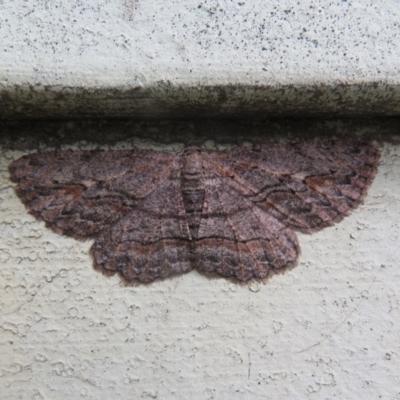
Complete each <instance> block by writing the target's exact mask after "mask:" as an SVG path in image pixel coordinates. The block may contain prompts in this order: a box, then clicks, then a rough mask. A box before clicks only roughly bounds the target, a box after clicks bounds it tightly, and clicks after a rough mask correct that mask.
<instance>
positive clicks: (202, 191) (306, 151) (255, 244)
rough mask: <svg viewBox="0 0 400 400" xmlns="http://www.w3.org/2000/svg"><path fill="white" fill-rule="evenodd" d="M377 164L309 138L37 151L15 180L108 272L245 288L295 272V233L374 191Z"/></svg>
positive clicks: (336, 216) (35, 208)
mask: <svg viewBox="0 0 400 400" xmlns="http://www.w3.org/2000/svg"><path fill="white" fill-rule="evenodd" d="M378 160H379V151H378V150H377V149H376V148H375V147H373V146H372V145H370V144H367V143H360V142H358V141H350V140H349V141H344V140H337V141H326V140H311V141H302V142H298V143H279V142H270V143H263V144H260V145H258V146H254V147H253V148H245V147H242V148H237V149H234V150H226V151H214V152H208V151H205V150H200V149H198V148H196V149H194V150H190V149H189V150H188V151H187V152H185V153H184V154H183V155H181V156H178V155H173V154H169V153H164V152H157V151H139V150H132V151H100V150H96V151H76V152H68V151H60V152H50V153H35V154H31V155H28V156H24V157H22V158H21V159H19V160H16V161H14V162H13V163H11V165H10V173H11V176H12V179H13V180H14V181H15V182H17V183H18V185H17V187H16V191H17V194H18V196H19V197H20V198H21V200H22V201H23V203H24V204H25V205H26V207H27V208H28V210H29V211H30V212H31V213H32V214H33V215H35V216H36V217H37V218H40V219H42V220H44V221H45V222H46V224H47V225H48V226H49V227H50V228H52V229H53V230H55V231H57V232H60V233H64V234H67V235H70V236H73V237H76V238H79V239H83V238H87V237H91V236H93V237H95V238H96V240H95V243H94V244H93V246H92V248H91V254H92V256H93V259H94V264H95V267H96V268H98V269H100V270H101V271H103V272H106V273H111V274H112V273H116V272H117V273H119V274H121V275H122V276H123V277H124V278H125V279H126V280H127V281H132V280H140V281H142V282H149V281H152V280H154V279H156V278H164V277H166V276H169V275H171V274H175V273H180V272H185V271H188V270H190V269H191V268H193V267H196V268H198V269H199V270H201V271H205V272H213V273H218V274H220V275H222V276H225V277H235V278H237V279H239V280H243V281H246V280H248V279H251V278H264V277H266V276H267V275H268V273H269V271H270V270H277V269H282V268H285V267H288V266H291V265H294V264H295V263H296V262H297V260H298V256H299V252H300V249H299V245H298V242H297V238H296V235H295V233H294V231H293V230H299V231H302V232H307V233H310V232H313V231H316V230H319V229H322V228H324V227H326V226H329V225H332V224H333V223H335V222H337V221H339V220H341V219H342V218H343V217H344V216H345V215H347V214H348V213H349V211H350V210H351V209H353V208H355V207H356V206H357V205H358V204H360V202H361V201H362V199H363V198H364V196H365V195H366V191H367V189H368V187H369V185H370V183H371V182H372V179H373V177H374V175H375V173H376V169H377V165H378ZM185 202H186V203H185ZM193 202H194V203H193ZM188 221H189V222H190V223H188Z"/></svg>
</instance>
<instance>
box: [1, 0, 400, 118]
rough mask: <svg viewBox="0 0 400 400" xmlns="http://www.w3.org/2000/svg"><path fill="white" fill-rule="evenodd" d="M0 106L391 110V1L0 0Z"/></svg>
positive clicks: (77, 110) (395, 53) (395, 95)
mask: <svg viewBox="0 0 400 400" xmlns="http://www.w3.org/2000/svg"><path fill="white" fill-rule="evenodd" d="M0 7H1V9H0V11H1V21H0V38H1V40H0V54H1V57H0V99H1V102H0V116H3V117H38V116H41V117H51V116H66V117H71V116H72V115H75V116H88V115H92V116H102V115H105V116H135V117H143V116H149V117H154V116H162V117H168V116H171V115H174V116H183V115H199V114H201V115H226V116H229V115H237V114H238V112H240V113H242V114H243V113H247V114H249V115H250V114H252V115H254V114H259V115H264V116H265V115H275V116H276V115H277V114H280V115H293V114H296V115H305V114H309V115H321V114H324V115H344V114H346V115H372V114H374V115H399V114H400V106H399V104H400V69H399V65H400V64H399V54H400V23H399V21H400V8H399V6H398V2H397V1H394V0H391V1H389V0H373V1H372V0H368V1H366V0H353V1H327V0H318V1H315V0H302V1H298V2H293V1H290V0H281V1H264V0H252V1H240V0H235V1H216V0H170V1H155V0H146V1H142V0H92V1H90V2H85V1H81V0H74V1H71V0H40V1H39V0H37V1H25V0H1V1H0Z"/></svg>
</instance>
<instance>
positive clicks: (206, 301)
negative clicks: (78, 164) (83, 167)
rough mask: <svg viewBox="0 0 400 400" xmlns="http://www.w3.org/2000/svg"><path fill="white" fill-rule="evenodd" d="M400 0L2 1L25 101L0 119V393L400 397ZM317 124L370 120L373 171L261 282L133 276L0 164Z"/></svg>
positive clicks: (14, 84)
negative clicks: (339, 215)
mask: <svg viewBox="0 0 400 400" xmlns="http://www.w3.org/2000/svg"><path fill="white" fill-rule="evenodd" d="M399 10H400V8H399V4H398V1H395V0H375V1H367V0H365V1H364V0H354V1H328V0H318V1H311V0H305V1H300V2H291V1H285V0H283V1H268V2H266V1H262V0H253V1H248V0H243V1H236V0H235V1H230V0H227V1H223V2H222V1H217V0H198V1H197V0H196V1H195V0H170V1H168V2H165V1H157V0H147V1H141V0H93V1H90V2H84V1H81V0H74V1H71V0H69V1H66V0H52V1H47V0H35V1H24V0H0V54H1V55H0V117H1V118H8V119H14V122H12V121H10V120H8V121H5V120H2V121H0V265H1V268H0V348H1V354H2V357H1V358H0V387H1V396H0V397H2V398H4V399H12V400H14V399H65V398H79V399H109V398H113V397H116V396H119V397H120V398H122V399H154V398H158V399H187V398H192V399H257V398H260V399H263V398H265V399H277V398H287V399H298V398H310V399H331V398H340V399H359V398H371V399H375V398H382V399H400V383H399V378H398V371H399V369H400V360H399V357H400V348H399V341H398V338H399V334H400V323H399V313H400V291H399V284H398V282H399V274H400V273H399V262H398V259H399V251H400V250H399V249H400V246H399V234H400V219H399V214H400V213H399V211H400V205H399V190H398V187H399V183H400V169H399V165H400V164H399V160H400V148H399V144H398V143H399V142H398V132H399V119H398V118H397V117H398V115H399V111H400V109H399V104H400V94H399V88H400V70H399V66H400V58H399V54H400V48H399V46H400V41H399V36H400V24H399V20H400V15H399V14H400V11H399ZM211 116H218V117H232V116H234V117H239V116H241V117H245V116H247V117H251V118H248V119H243V120H235V121H227V120H218V121H215V120H211V119H209V117H211ZM278 116H285V117H288V116H290V117H292V116H298V117H302V119H298V120H291V119H286V120H279V119H277V117H278ZM310 116H312V117H324V118H325V119H321V120H314V119H305V118H304V117H310ZM346 116H347V117H349V116H353V117H354V116H358V117H359V118H358V119H350V120H348V119H345V118H344V117H346ZM377 116H386V117H388V116H392V117H396V118H386V119H385V118H383V119H378V118H372V117H377ZM73 117H80V118H81V119H80V120H77V119H72V118H73ZM109 117H135V118H136V119H140V120H110V119H107V118H109ZM155 117H157V118H163V119H162V120H155V119H154V118H155ZM172 117H186V118H188V117H197V119H184V120H183V119H179V120H172V119H171V118H172ZM265 117H270V118H271V119H269V120H262V119H260V118H265ZM332 117H334V119H332ZM26 118H28V119H31V120H27V121H21V120H18V119H26ZM35 118H42V120H34V119H35ZM43 118H47V119H46V120H44V119H43ZM57 118H63V119H61V120H58V119H57ZM94 118H102V119H99V120H95V119H94ZM50 119H53V120H50ZM322 134H325V135H329V136H337V135H344V136H350V135H365V136H366V137H369V138H372V139H375V140H376V144H377V145H378V146H379V147H380V148H381V150H382V160H381V165H380V168H379V172H378V175H377V177H376V180H375V181H374V183H373V185H372V187H371V189H370V192H369V195H368V196H367V198H366V201H365V203H364V204H363V205H362V206H360V207H359V208H358V209H357V210H356V211H355V212H354V213H353V214H351V216H349V217H348V218H346V219H345V220H343V221H342V222H341V223H340V224H338V225H336V226H334V227H331V228H328V229H325V230H323V231H321V232H319V233H317V234H314V235H312V236H307V235H300V234H299V241H300V244H301V247H302V256H301V259H300V264H299V266H298V267H296V268H295V269H293V270H291V271H288V272H287V273H286V274H284V275H278V276H275V277H274V278H273V279H271V280H270V281H269V282H268V283H266V284H259V283H257V282H252V283H250V284H249V285H243V286H238V285H235V284H232V283H230V282H228V281H225V280H223V279H213V280H209V279H207V278H206V277H204V276H202V275H200V274H198V273H196V272H195V271H194V272H191V273H189V274H186V275H184V276H179V277H175V278H173V279H171V280H167V281H163V282H155V283H154V284H152V285H149V286H137V287H125V286H124V285H122V284H121V282H120V281H119V279H118V278H116V277H114V278H105V277H103V276H101V275H100V274H98V273H96V272H95V271H93V269H92V267H91V260H90V257H89V256H88V249H89V247H90V245H91V243H90V242H77V241H75V240H72V239H69V238H66V237H62V236H59V235H56V234H55V233H53V232H51V231H49V230H48V229H46V228H45V227H44V224H43V223H41V222H38V221H36V220H34V218H33V217H31V216H29V215H28V214H27V213H26V211H25V209H24V207H23V206H22V204H21V203H20V202H19V200H18V199H17V197H16V196H15V193H14V191H13V184H12V183H11V182H10V180H9V176H8V171H7V166H8V164H9V163H10V162H11V161H12V160H13V159H15V158H18V157H20V156H21V155H23V154H26V153H28V152H31V151H38V150H43V151H44V150H47V149H54V148H61V149H67V148H70V149H78V148H84V149H87V148H95V147H97V146H101V147H103V148H107V149H109V148H110V149H113V148H121V147H124V148H133V147H135V146H139V147H152V148H159V149H165V148H168V149H179V148H180V146H182V143H183V142H184V141H187V140H201V141H203V142H204V144H205V145H206V146H209V147H213V146H220V145H222V144H223V143H225V142H226V141H227V140H228V141H232V140H236V139H240V140H244V139H246V140H253V139H254V135H255V136H257V137H258V139H259V138H260V137H263V138H267V137H268V138H273V139H278V138H289V139H293V138H295V137H300V138H302V137H308V136H310V135H322Z"/></svg>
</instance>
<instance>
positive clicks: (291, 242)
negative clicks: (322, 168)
mask: <svg viewBox="0 0 400 400" xmlns="http://www.w3.org/2000/svg"><path fill="white" fill-rule="evenodd" d="M204 170H205V171H206V173H207V176H206V177H205V179H204V180H205V199H204V208H203V214H202V219H201V222H200V226H199V231H198V234H197V238H196V239H195V257H194V259H195V261H196V266H197V268H198V269H199V270H202V271H205V272H216V273H218V274H220V275H222V276H226V277H235V278H237V279H239V280H242V281H247V280H249V279H251V278H259V279H260V278H265V277H266V276H267V275H268V272H269V271H270V269H278V268H284V267H288V266H289V265H293V264H294V263H295V262H296V261H297V258H298V254H299V245H298V242H297V238H296V235H295V233H294V232H293V231H292V230H290V229H288V228H286V226H285V225H283V224H282V223H281V222H280V221H279V220H277V219H276V218H275V217H273V216H271V215H270V214H268V213H267V212H265V211H263V210H262V209H260V208H258V207H255V206H254V204H253V203H252V202H251V201H250V200H248V199H246V198H245V197H244V196H243V195H242V194H241V193H240V192H239V191H238V190H237V189H236V188H234V187H232V185H230V182H229V179H230V178H228V179H226V178H223V177H222V176H218V175H217V174H216V173H215V171H214V170H213V169H211V168H208V170H207V169H206V168H205V167H204Z"/></svg>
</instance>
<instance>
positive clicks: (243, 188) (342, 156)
mask: <svg viewBox="0 0 400 400" xmlns="http://www.w3.org/2000/svg"><path fill="white" fill-rule="evenodd" d="M378 161H379V151H378V149H376V148H375V147H374V146H372V145H370V144H368V143H360V142H358V141H351V140H347V141H346V140H337V141H335V140H331V141H328V140H322V139H319V140H310V141H303V142H298V143H279V142H271V143H263V144H261V145H260V146H259V147H258V148H257V149H254V150H250V149H237V150H233V151H231V152H214V153H211V154H210V155H209V156H208V160H207V164H208V165H210V166H211V167H212V168H213V169H214V170H215V171H217V172H218V174H219V175H220V176H223V177H225V181H226V182H227V184H229V185H230V186H232V187H233V188H235V189H236V190H237V191H238V192H239V193H241V194H242V195H243V196H244V197H245V198H246V199H248V200H249V201H251V202H252V203H253V204H254V205H255V206H257V207H258V208H260V209H262V210H264V211H266V212H268V213H269V214H270V215H271V216H273V217H275V218H276V219H278V220H279V221H281V222H282V223H283V224H284V225H285V226H288V227H290V228H293V229H296V230H299V231H301V232H305V233H311V232H314V231H316V230H319V229H322V228H324V227H326V226H330V225H333V224H334V223H335V222H338V221H340V220H341V219H342V218H343V217H344V216H346V215H347V214H348V212H349V211H350V210H351V209H354V208H355V207H357V206H358V205H359V204H360V202H361V201H362V200H363V198H364V197H365V195H366V192H367V190H368V187H369V185H370V183H371V182H372V180H373V178H374V176H375V174H376V170H377V166H378Z"/></svg>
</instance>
